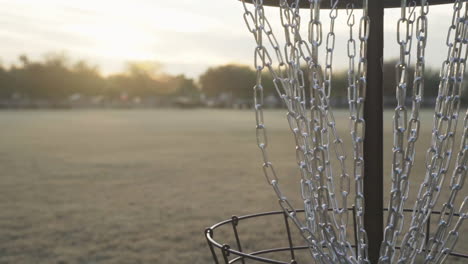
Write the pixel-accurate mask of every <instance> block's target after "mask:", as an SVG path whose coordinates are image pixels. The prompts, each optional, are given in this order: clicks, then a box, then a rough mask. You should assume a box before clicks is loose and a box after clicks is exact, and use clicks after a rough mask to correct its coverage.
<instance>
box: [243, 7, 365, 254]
mask: <svg viewBox="0 0 468 264" xmlns="http://www.w3.org/2000/svg"><path fill="white" fill-rule="evenodd" d="M310 2H311V22H310V24H309V41H310V42H311V46H312V48H309V47H308V45H307V42H305V41H303V40H302V39H301V37H300V34H299V26H300V16H299V10H298V7H299V6H298V1H296V2H295V3H293V4H292V5H291V6H289V5H288V3H287V2H286V1H285V0H281V1H280V6H282V10H281V21H282V24H283V27H284V30H285V38H286V45H285V48H284V52H285V60H283V57H282V54H281V50H280V48H279V45H278V42H277V40H276V38H275V37H274V35H273V33H272V30H271V26H270V23H269V22H268V20H267V19H266V18H265V16H264V11H263V6H262V4H263V3H262V1H255V2H254V4H255V6H256V10H257V9H258V10H261V11H256V14H261V17H262V18H261V19H260V22H262V23H261V24H260V26H258V25H254V24H255V22H256V21H258V20H259V19H255V18H256V17H257V15H255V16H254V15H252V14H251V12H249V11H248V9H247V8H246V6H245V3H244V8H245V13H244V20H246V23H247V28H248V29H249V31H250V32H252V33H253V34H254V36H255V39H256V41H257V48H256V52H255V60H254V61H255V66H256V68H257V76H258V78H257V85H256V86H255V88H254V91H255V97H256V99H255V101H256V102H255V105H256V106H255V109H256V116H257V118H256V120H257V138H258V142H257V143H258V145H259V147H260V149H261V150H262V153H263V159H264V172H265V175H266V177H267V179H268V181H269V182H270V184H272V185H273V188H274V190H275V192H276V194H277V196H278V197H279V199H280V205H281V206H282V207H283V209H284V210H285V211H286V212H295V209H294V208H293V207H292V205H291V204H290V203H289V202H288V200H287V199H286V198H285V197H284V196H283V195H282V193H281V190H280V189H279V185H278V179H277V177H276V173H275V171H274V169H273V165H272V164H271V162H269V161H268V157H267V153H266V145H267V144H266V133H264V131H265V126H264V123H263V110H262V107H261V105H260V104H259V103H258V102H260V101H262V100H263V99H261V100H260V98H258V97H259V96H260V94H261V95H262V94H263V88H260V87H262V86H261V71H260V70H259V69H260V68H261V69H262V70H263V68H264V67H267V68H268V69H269V71H270V73H271V74H272V76H273V80H274V81H273V83H274V85H275V88H276V90H277V92H278V94H279V95H280V96H281V98H282V99H283V101H284V102H285V103H286V106H287V108H288V115H287V117H288V122H289V124H290V127H291V130H292V131H293V134H294V136H295V139H296V150H297V151H296V155H297V160H298V165H299V168H300V170H301V175H302V180H301V190H302V192H301V193H302V198H303V199H304V204H305V209H306V210H305V211H306V216H307V218H306V220H307V227H305V226H304V225H302V224H301V222H300V221H299V220H298V219H297V217H296V214H295V213H288V215H290V217H291V218H292V219H293V221H294V222H295V223H296V225H298V227H299V228H300V230H301V233H303V234H304V236H305V237H306V238H308V240H309V242H310V243H309V245H310V246H311V252H312V253H313V255H314V256H315V258H316V259H317V258H320V259H322V260H323V261H325V262H329V261H333V262H334V263H335V262H340V263H357V260H356V258H355V257H354V251H353V250H352V247H351V245H350V243H349V242H348V241H347V240H345V238H346V233H344V234H343V232H342V231H343V230H346V228H345V227H344V223H347V212H346V210H345V209H343V208H346V207H347V206H343V207H342V208H339V207H338V206H337V202H336V197H335V195H334V183H333V177H332V171H331V168H330V161H329V154H328V153H329V136H328V135H329V134H328V130H330V131H331V132H332V136H333V137H334V140H333V143H334V150H335V155H336V157H337V159H338V160H339V161H340V164H342V169H341V170H342V175H341V177H342V178H346V177H348V178H349V176H347V173H346V168H345V167H344V164H345V163H344V161H345V158H346V155H345V153H344V148H343V145H342V144H343V141H342V140H341V138H340V137H339V136H338V134H337V131H336V125H335V120H334V117H333V115H332V112H331V111H329V102H328V96H327V95H326V92H325V91H324V87H325V84H324V75H326V74H327V73H326V74H324V73H323V72H322V70H321V67H320V65H319V64H318V48H319V46H320V44H321V42H322V40H321V38H322V36H321V35H322V29H321V22H320V17H319V14H320V13H319V12H320V5H319V1H317V0H311V1H310ZM331 4H332V6H334V7H335V8H334V9H332V11H331V12H330V19H335V18H336V15H337V10H336V6H337V1H332V3H331ZM259 6H262V7H261V8H259ZM333 28H334V25H333V26H331V30H330V31H331V33H329V34H328V35H327V36H328V38H327V53H328V55H327V56H328V58H327V66H326V67H327V69H329V70H328V71H330V73H329V77H327V78H328V82H327V83H328V84H327V85H328V86H327V87H328V89H329V90H330V89H331V70H332V56H333V49H334V32H333ZM258 31H263V32H264V33H265V35H266V36H267V37H268V39H269V42H270V43H271V45H272V47H273V49H274V50H275V53H276V55H277V56H276V57H277V59H278V62H279V67H278V68H279V69H278V72H279V73H277V72H276V71H275V70H274V69H273V67H272V63H271V57H270V56H269V54H268V51H267V50H266V49H265V48H264V47H263V45H262V44H261V35H259V34H258ZM363 32H364V31H363ZM366 34H367V33H366ZM259 43H260V44H259ZM362 54H366V52H362ZM301 58H302V59H304V60H305V61H306V62H307V65H308V66H309V67H308V70H309V72H310V77H311V85H312V88H311V94H312V95H311V98H310V99H311V103H310V105H311V110H310V112H311V113H310V117H308V116H307V113H305V109H306V108H305V106H306V101H305V91H304V89H303V88H304V81H303V78H304V77H303V72H302V70H301V68H300V59H301ZM262 60H263V63H264V65H263V67H259V65H258V64H259V62H261V61H262ZM265 60H266V63H265ZM284 65H287V67H284ZM259 72H260V73H259ZM260 91H261V92H260ZM259 121H260V122H259ZM327 126H328V127H327ZM259 131H260V132H259ZM340 186H341V187H342V190H341V193H342V196H345V197H347V195H348V193H349V184H346V183H344V184H340ZM343 189H344V190H343ZM330 190H331V191H330ZM343 204H344V205H346V202H345V201H344V202H343V203H342V205H343ZM328 208H332V209H333V210H332V215H331V216H329V215H328V214H329V213H328ZM344 212H346V213H344ZM343 215H345V217H341V216H343ZM336 216H338V219H340V221H338V222H339V223H340V224H338V223H337V220H336ZM335 228H337V229H339V230H340V236H338V238H337V236H336V232H335V230H334V229H335ZM306 229H308V230H309V231H305V230H306ZM315 234H318V235H320V236H321V238H322V239H321V240H318V236H315ZM312 235H313V236H312ZM312 238H313V239H312ZM311 239H312V240H311ZM338 240H339V241H340V243H337V241H338ZM317 245H319V246H320V247H323V246H325V250H326V251H327V252H325V251H321V250H318V249H317ZM344 248H346V249H344ZM347 258H348V259H347Z"/></svg>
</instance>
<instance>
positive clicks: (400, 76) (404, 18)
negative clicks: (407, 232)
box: [379, 0, 429, 263]
mask: <svg viewBox="0 0 468 264" xmlns="http://www.w3.org/2000/svg"><path fill="white" fill-rule="evenodd" d="M415 10H416V2H415V1H411V2H410V3H409V5H408V4H407V1H406V0H402V1H401V17H400V19H399V20H398V23H397V43H398V45H399V46H400V59H399V61H398V63H397V64H396V82H397V87H396V99H397V107H396V108H395V113H394V117H393V118H394V124H393V134H394V140H393V162H392V175H391V178H392V189H391V191H390V199H389V205H388V208H389V213H388V216H387V225H386V228H385V231H384V240H383V241H382V244H381V247H380V258H379V263H392V262H393V257H394V253H395V247H396V242H397V239H398V236H399V234H400V233H401V231H402V228H403V223H404V214H403V209H404V203H405V201H406V200H407V198H408V192H409V177H410V175H411V169H412V166H413V164H414V157H415V144H416V142H417V140H418V138H419V128H420V117H419V111H420V106H421V101H422V98H423V95H422V93H423V91H424V69H425V51H426V49H425V48H426V41H427V16H426V15H427V14H428V12H429V9H428V4H427V1H425V0H422V1H421V6H420V12H419V16H418V17H417V19H416V18H415ZM415 22H416V32H417V36H416V39H417V62H416V63H415V73H414V81H413V87H412V88H413V96H412V102H413V105H412V112H411V119H410V120H409V121H407V119H408V118H407V116H408V114H407V107H406V98H407V90H408V89H409V88H410V86H409V83H408V76H409V66H410V65H411V61H410V58H411V50H412V43H413V35H414V23H415ZM406 132H407V137H406V140H405V133H406ZM405 145H406V147H405Z"/></svg>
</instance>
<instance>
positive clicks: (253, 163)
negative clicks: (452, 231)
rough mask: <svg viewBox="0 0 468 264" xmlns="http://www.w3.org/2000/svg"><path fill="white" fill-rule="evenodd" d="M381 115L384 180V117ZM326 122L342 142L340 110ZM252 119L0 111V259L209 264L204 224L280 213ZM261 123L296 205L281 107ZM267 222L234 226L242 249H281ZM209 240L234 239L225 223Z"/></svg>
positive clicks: (277, 227)
mask: <svg viewBox="0 0 468 264" xmlns="http://www.w3.org/2000/svg"><path fill="white" fill-rule="evenodd" d="M385 116H386V118H387V120H388V121H387V122H386V125H387V128H386V132H385V133H386V134H385V138H386V139H387V141H386V147H385V150H386V152H385V155H386V156H385V157H386V159H385V160H386V171H385V172H386V177H387V179H386V182H387V184H388V183H389V172H390V167H389V166H390V160H391V144H392V137H391V135H392V131H391V124H392V123H391V113H386V115H385ZM336 118H337V123H338V124H339V131H340V133H341V135H343V138H344V139H345V140H346V145H347V146H348V147H349V145H350V144H349V142H350V141H349V139H350V138H349V133H348V132H347V128H348V121H347V113H346V112H345V111H339V112H338V113H337V114H336ZM431 119H432V117H431V113H430V112H425V113H424V115H423V126H422V135H421V139H420V144H419V145H418V148H419V151H418V153H417V162H416V165H415V166H416V168H415V169H414V171H413V176H412V177H413V184H412V186H413V187H414V188H417V187H416V186H418V184H417V182H419V181H420V180H421V179H422V177H423V176H424V169H423V167H424V158H425V157H424V156H425V155H424V153H425V151H426V149H427V146H428V142H429V140H430V133H431V122H430V120H431ZM254 123H255V122H254V114H253V113H252V112H251V111H233V110H131V111H130V110H108V111H105V110H99V111H98V110H96V111H94V110H83V111H14V112H9V111H4V112H0V124H1V127H2V129H1V130H2V131H1V133H0V169H1V175H0V263H15V264H16V263H18V264H23V263H24V264H28V263H41V264H42V263H47V264H49V263H51V264H55V263H57V264H58V263H60V264H75V263H129V264H130V263H160V264H176V263H177V264H186V263H187V264H189V263H193V264H202V263H203V264H208V263H212V261H211V256H210V253H209V250H208V247H207V246H206V242H205V239H204V236H203V231H204V229H205V227H207V226H210V225H212V224H214V223H216V222H219V221H221V220H224V219H227V218H230V217H231V215H234V214H236V215H243V214H249V213H255V212H261V211H269V210H278V209H279V206H278V204H277V203H276V200H275V196H274V193H273V191H272V190H271V188H270V187H269V186H268V185H267V184H266V181H265V179H264V177H263V174H262V170H261V166H260V163H261V157H260V153H259V150H258V149H257V147H256V145H255V142H256V141H255V129H254ZM266 123H267V125H268V128H269V133H270V135H271V136H270V143H271V144H270V146H269V147H270V149H271V160H272V161H273V162H274V163H275V165H276V168H277V170H278V172H279V177H280V179H281V181H282V185H283V186H284V188H285V192H286V194H287V195H288V198H291V199H292V200H293V201H295V204H296V205H298V206H297V207H300V206H299V205H300V203H299V200H298V198H299V197H298V188H299V185H298V180H299V177H300V176H299V172H298V171H297V170H296V165H295V151H294V147H293V145H292V144H293V138H292V136H291V134H290V132H289V130H288V127H287V122H286V119H285V118H284V111H276V110H275V111H271V112H267V114H266ZM367 133H372V131H368V132H367ZM458 142H459V141H458ZM458 142H457V146H458V144H459V143H458ZM347 153H348V155H350V154H351V151H350V149H349V148H348V149H347ZM350 159H351V158H350V156H348V160H350ZM387 186H388V185H387ZM387 190H388V189H387ZM445 190H446V189H445ZM416 192H417V191H416V189H413V191H412V192H411V195H412V197H411V198H410V202H408V204H407V207H411V205H412V201H414V196H415V194H416ZM466 194H467V191H466V188H465V189H464V190H463V192H462V194H461V195H462V196H465V195H466ZM445 197H446V192H445V194H443V195H442V196H441V201H443V200H444V198H445ZM406 219H407V220H406V222H408V218H406ZM268 221H269V220H267V222H252V223H251V225H244V226H242V225H241V226H240V228H241V229H240V231H241V239H242V240H243V244H245V249H247V250H255V249H257V250H258V249H262V248H267V247H270V246H278V245H280V246H281V245H283V246H284V245H286V240H285V239H284V237H282V236H278V233H279V232H283V231H282V230H283V229H282V228H283V226H282V225H281V222H279V221H278V222H275V221H273V220H271V222H268ZM462 231H465V234H463V233H462V235H461V238H460V241H459V246H458V247H457V250H458V251H462V250H464V251H465V252H467V250H468V238H467V236H466V232H467V231H468V226H466V225H465V227H464V228H463V230H462ZM275 237H282V240H281V241H279V240H276V241H275V239H274V238H275ZM216 238H217V239H218V240H219V241H221V242H226V243H230V244H233V240H232V235H231V233H230V229H226V230H220V232H219V233H217V234H216ZM223 239H225V240H223ZM296 242H297V243H299V242H300V241H299V240H296ZM286 260H287V259H286ZM300 263H304V262H300ZM452 263H455V262H452ZM460 263H461V262H460Z"/></svg>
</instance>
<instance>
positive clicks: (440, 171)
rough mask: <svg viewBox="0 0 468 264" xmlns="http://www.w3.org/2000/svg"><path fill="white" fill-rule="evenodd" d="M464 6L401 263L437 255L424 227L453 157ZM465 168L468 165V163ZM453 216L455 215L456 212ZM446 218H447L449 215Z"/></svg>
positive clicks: (459, 4)
mask: <svg viewBox="0 0 468 264" xmlns="http://www.w3.org/2000/svg"><path fill="white" fill-rule="evenodd" d="M463 5H464V1H460V0H456V1H455V4H454V8H453V16H452V24H451V26H450V27H449V30H448V34H447V43H446V44H447V47H448V53H447V59H446V61H444V63H443V65H442V69H441V74H440V86H439V94H438V96H437V101H436V107H435V115H434V125H433V132H432V141H431V147H430V148H429V149H428V151H427V154H426V176H425V179H424V182H423V183H422V184H421V187H420V190H419V192H418V196H417V199H416V202H415V204H414V207H413V210H414V211H413V214H412V219H411V224H410V229H409V232H407V233H406V234H405V236H404V238H403V240H402V242H401V250H400V256H399V259H398V263H412V262H413V261H414V259H415V257H416V256H417V255H427V259H426V261H432V260H433V256H432V255H431V254H429V255H428V254H427V251H426V250H425V243H424V240H425V237H426V235H427V236H429V235H430V234H426V233H425V232H424V231H423V228H424V225H425V223H426V222H427V219H428V217H429V216H430V214H431V212H432V210H433V208H434V206H435V204H436V202H437V200H438V197H439V194H440V190H441V189H442V185H443V182H444V178H445V175H446V174H447V172H448V169H449V167H450V162H451V158H452V148H453V145H454V138H455V132H456V128H457V123H458V115H459V109H460V96H461V92H462V82H463V75H464V72H465V59H466V54H464V58H462V54H461V53H462V51H465V53H466V44H467V41H465V40H466V29H467V27H466V23H465V21H466V5H465V14H462V13H461V10H462V9H463ZM463 166H466V163H465V164H463ZM445 210H446V209H444V212H445ZM451 214H452V215H453V212H452V213H451ZM449 215H450V214H449ZM443 217H444V218H445V215H444V216H443ZM441 223H442V226H444V223H443V222H439V225H440V224H441ZM438 229H440V230H444V229H446V228H444V227H439V228H438ZM438 232H439V234H437V232H436V237H433V239H432V240H431V243H432V244H434V243H435V244H440V243H439V240H440V239H439V238H438V237H439V236H440V234H443V233H444V231H438ZM435 247H437V245H435Z"/></svg>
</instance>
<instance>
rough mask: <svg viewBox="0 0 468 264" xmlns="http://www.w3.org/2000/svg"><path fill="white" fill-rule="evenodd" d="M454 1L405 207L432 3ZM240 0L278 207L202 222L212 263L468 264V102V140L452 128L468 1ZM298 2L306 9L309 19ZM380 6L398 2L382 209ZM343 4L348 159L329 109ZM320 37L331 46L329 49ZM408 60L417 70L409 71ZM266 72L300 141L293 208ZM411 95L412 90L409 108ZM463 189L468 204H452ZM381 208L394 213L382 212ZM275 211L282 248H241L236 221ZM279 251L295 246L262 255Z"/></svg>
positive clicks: (467, 128)
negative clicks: (225, 234) (412, 196)
mask: <svg viewBox="0 0 468 264" xmlns="http://www.w3.org/2000/svg"><path fill="white" fill-rule="evenodd" d="M450 3H451V4H452V5H453V9H452V11H451V12H450V14H447V21H450V22H451V23H450V26H449V27H448V29H447V33H446V35H447V38H446V43H445V44H446V51H447V56H446V59H445V60H444V61H443V62H442V67H441V70H440V80H439V89H438V95H437V98H436V105H435V110H434V118H433V120H432V122H433V129H432V138H431V142H430V144H429V146H428V148H427V151H426V163H425V177H424V180H423V181H422V182H421V183H420V188H419V189H418V191H417V192H415V193H417V197H416V201H415V202H414V204H413V206H412V208H411V209H408V208H406V207H405V203H406V201H407V199H408V195H409V191H410V184H409V183H410V176H411V170H412V168H413V165H414V163H415V159H414V157H415V144H416V142H417V141H418V138H419V133H420V124H421V122H422V120H421V117H420V108H421V102H422V100H423V91H424V85H425V81H424V79H425V78H424V73H425V63H426V61H425V57H426V44H427V39H428V38H427V36H428V32H430V31H429V27H428V19H430V18H429V17H430V16H429V9H430V6H432V5H438V4H450ZM242 4H243V6H244V11H245V12H244V16H243V17H244V20H245V22H246V25H247V29H248V31H249V32H250V33H251V34H252V35H253V37H254V40H255V42H256V47H255V49H254V66H255V70H256V73H257V78H256V84H255V86H254V88H253V94H254V105H255V107H254V108H255V120H256V137H257V144H258V147H259V148H260V150H261V153H262V159H263V165H262V168H263V171H264V174H265V177H266V179H267V181H268V184H270V185H271V186H272V188H273V190H274V192H275V194H276V195H277V197H278V201H279V205H280V207H281V209H282V210H281V211H278V212H268V213H260V214H254V215H247V216H242V217H232V218H231V219H229V220H226V221H223V222H220V223H218V224H215V225H213V226H212V227H210V228H207V229H206V230H205V236H206V239H207V242H208V246H209V248H210V251H211V254H212V256H213V261H214V263H217V264H218V263H226V264H227V263H243V264H245V263H247V262H248V263H252V262H256V263H258V262H263V263H277V264H286V263H298V260H297V258H296V255H297V254H298V252H302V251H308V252H309V253H310V256H309V258H310V260H309V261H308V262H307V263H330V264H331V263H401V264H403V263H416V262H417V263H443V262H444V261H446V260H447V258H449V257H451V258H457V259H459V260H461V261H464V262H466V263H468V255H467V254H466V253H457V252H454V251H453V250H454V247H455V245H456V243H457V241H458V238H459V236H460V235H461V234H460V230H461V226H462V224H463V222H464V220H466V219H467V218H468V195H467V191H466V190H467V188H464V182H465V178H466V171H467V160H468V153H467V151H468V117H467V114H468V112H466V114H465V118H464V122H463V132H462V135H461V139H460V140H461V142H460V143H458V142H457V143H456V142H455V141H458V139H456V138H455V136H456V131H457V125H458V121H459V119H460V118H459V113H460V104H461V99H460V97H461V94H462V90H463V77H464V74H465V67H466V60H467V56H468V3H467V1H466V0H432V1H430V0H413V1H411V0H400V1H398V0H250V1H248V0H245V1H242ZM266 5H271V6H277V8H278V11H279V13H280V21H281V27H280V29H276V30H280V31H282V32H284V40H285V43H284V45H280V44H279V41H278V39H277V38H276V35H275V32H274V30H275V29H274V28H273V27H272V24H271V23H270V21H269V19H268V16H267V15H266V13H265V10H264V6H266ZM301 8H304V9H306V8H307V9H308V10H306V12H307V13H308V15H307V16H306V17H305V18H304V16H303V15H301V14H303V13H304V11H302V12H301V11H300V10H301ZM385 8H400V10H401V16H400V18H399V19H398V21H397V22H396V29H397V36H396V38H397V44H396V47H398V48H399V51H400V52H399V54H400V56H399V60H398V62H397V64H396V65H395V69H396V76H395V78H396V102H397V105H396V107H395V111H394V116H393V148H392V153H393V158H392V169H391V172H390V173H389V174H390V177H391V180H392V185H391V190H390V198H389V200H388V201H386V203H387V206H386V208H384V200H383V197H384V196H383V194H384V189H383V179H384V178H383V177H384V170H383V151H384V149H383V89H382V87H383V81H384V80H383V70H382V67H383V65H382V64H383V50H384V48H383V46H384V45H383V43H384V41H383V40H384V37H383V36H384V9H385ZM324 9H326V10H328V18H327V19H329V21H330V26H329V29H328V30H327V31H326V30H325V29H324V28H323V27H322V21H323V19H322V18H321V14H323V13H321V10H322V11H323V10H324ZM339 9H343V11H339ZM343 13H345V15H346V18H347V20H346V25H342V26H346V27H347V28H349V33H348V40H347V42H346V45H345V47H344V48H345V49H346V50H347V58H348V62H349V63H348V71H347V77H348V78H347V80H348V83H347V96H348V104H349V112H350V114H349V119H350V133H351V144H352V147H353V153H352V166H351V167H352V168H351V169H349V168H348V166H347V162H346V159H347V156H346V154H345V151H344V146H343V144H344V143H345V142H344V140H343V139H342V138H341V137H340V135H339V133H338V131H337V129H336V123H335V118H334V115H333V111H332V109H331V107H330V93H331V90H332V88H333V86H332V83H333V82H332V80H333V56H334V51H335V47H336V43H335V42H336V41H335V39H336V34H335V22H336V18H337V17H338V15H343ZM309 14H310V16H309ZM305 20H307V21H306V22H305ZM303 25H306V27H307V30H306V32H307V37H306V38H303V37H302V35H303V34H302V31H301V26H303ZM321 46H324V50H323V53H321V49H320V48H321ZM444 52H445V51H444ZM319 55H324V57H325V59H324V60H321V59H320V56H319ZM412 55H413V56H414V59H413V61H412V60H411V59H412ZM410 68H413V69H414V74H413V75H414V76H413V80H412V81H410V78H409V74H410ZM264 72H268V73H269V74H270V75H271V77H272V79H273V84H274V87H275V89H276V92H277V93H278V95H279V97H280V98H281V99H282V100H283V102H284V105H285V106H286V109H287V123H288V124H289V127H290V128H291V132H292V134H293V136H294V139H295V148H296V160H297V165H298V169H299V171H300V174H301V179H300V190H301V191H300V193H299V194H298V196H300V197H301V198H302V201H303V202H304V207H303V209H301V210H298V209H296V208H294V207H293V206H292V204H291V202H290V201H289V200H288V198H287V197H286V196H285V195H284V194H283V192H282V190H281V188H280V180H279V177H278V176H277V174H276V170H275V169H274V166H273V163H272V162H271V161H270V160H269V157H268V153H267V147H268V138H267V134H266V125H265V121H264V112H263V108H264V104H263V94H264V90H263V82H262V74H263V73H264ZM407 99H410V100H411V106H409V103H407ZM408 115H409V116H408ZM366 131H367V133H365V132H366ZM454 145H455V146H454ZM457 146H459V147H457ZM453 154H454V155H453ZM331 160H335V162H337V163H338V164H339V169H338V170H332V166H331ZM447 175H448V176H447ZM446 176H447V177H446ZM335 178H336V179H339V182H338V184H335ZM445 178H449V182H448V184H444V182H445V180H444V179H445ZM351 183H354V195H353V196H352V197H349V195H350V194H351ZM444 188H445V189H446V190H447V191H448V192H449V194H450V195H449V198H448V199H447V200H444V201H442V203H441V204H442V207H441V210H440V211H436V210H435V208H436V204H437V203H438V200H439V195H440V193H441V191H442V189H444ZM351 198H352V203H351V202H350V201H349V200H350V199H351ZM457 198H458V199H457ZM460 198H461V200H462V202H457V201H459V200H460ZM351 204H352V206H350V205H351ZM384 212H386V214H387V216H386V218H385V221H384ZM405 214H407V215H410V217H409V222H408V223H409V228H405V226H404V220H405V218H406V217H405ZM272 217H275V219H276V220H278V221H280V222H275V223H276V226H284V228H285V230H286V232H285V236H284V237H278V238H277V239H278V240H280V239H283V240H284V241H287V243H288V244H287V246H286V247H280V248H270V249H263V250H260V251H256V252H245V251H243V244H242V240H241V238H242V234H241V233H240V231H239V228H238V227H239V226H241V225H244V226H248V223H249V221H251V220H252V219H257V218H272ZM350 219H351V221H350ZM350 223H351V224H352V226H350ZM433 224H435V225H436V227H433V226H434V225H433ZM223 226H230V228H232V235H233V239H234V241H235V243H234V244H233V245H228V244H224V243H222V242H218V241H217V240H215V237H214V233H215V231H216V230H217V229H219V228H221V227H223ZM431 226H432V227H431ZM348 227H349V228H348ZM265 228H266V227H265ZM348 229H352V230H353V232H349V230H348ZM293 231H296V233H298V234H299V236H300V238H301V241H302V243H303V244H301V245H296V244H294V243H293V240H294V239H295V238H294V237H293V233H294V232H293ZM350 234H352V235H350ZM275 252H288V260H287V261H284V260H278V259H274V258H270V257H267V255H268V254H270V253H275Z"/></svg>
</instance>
